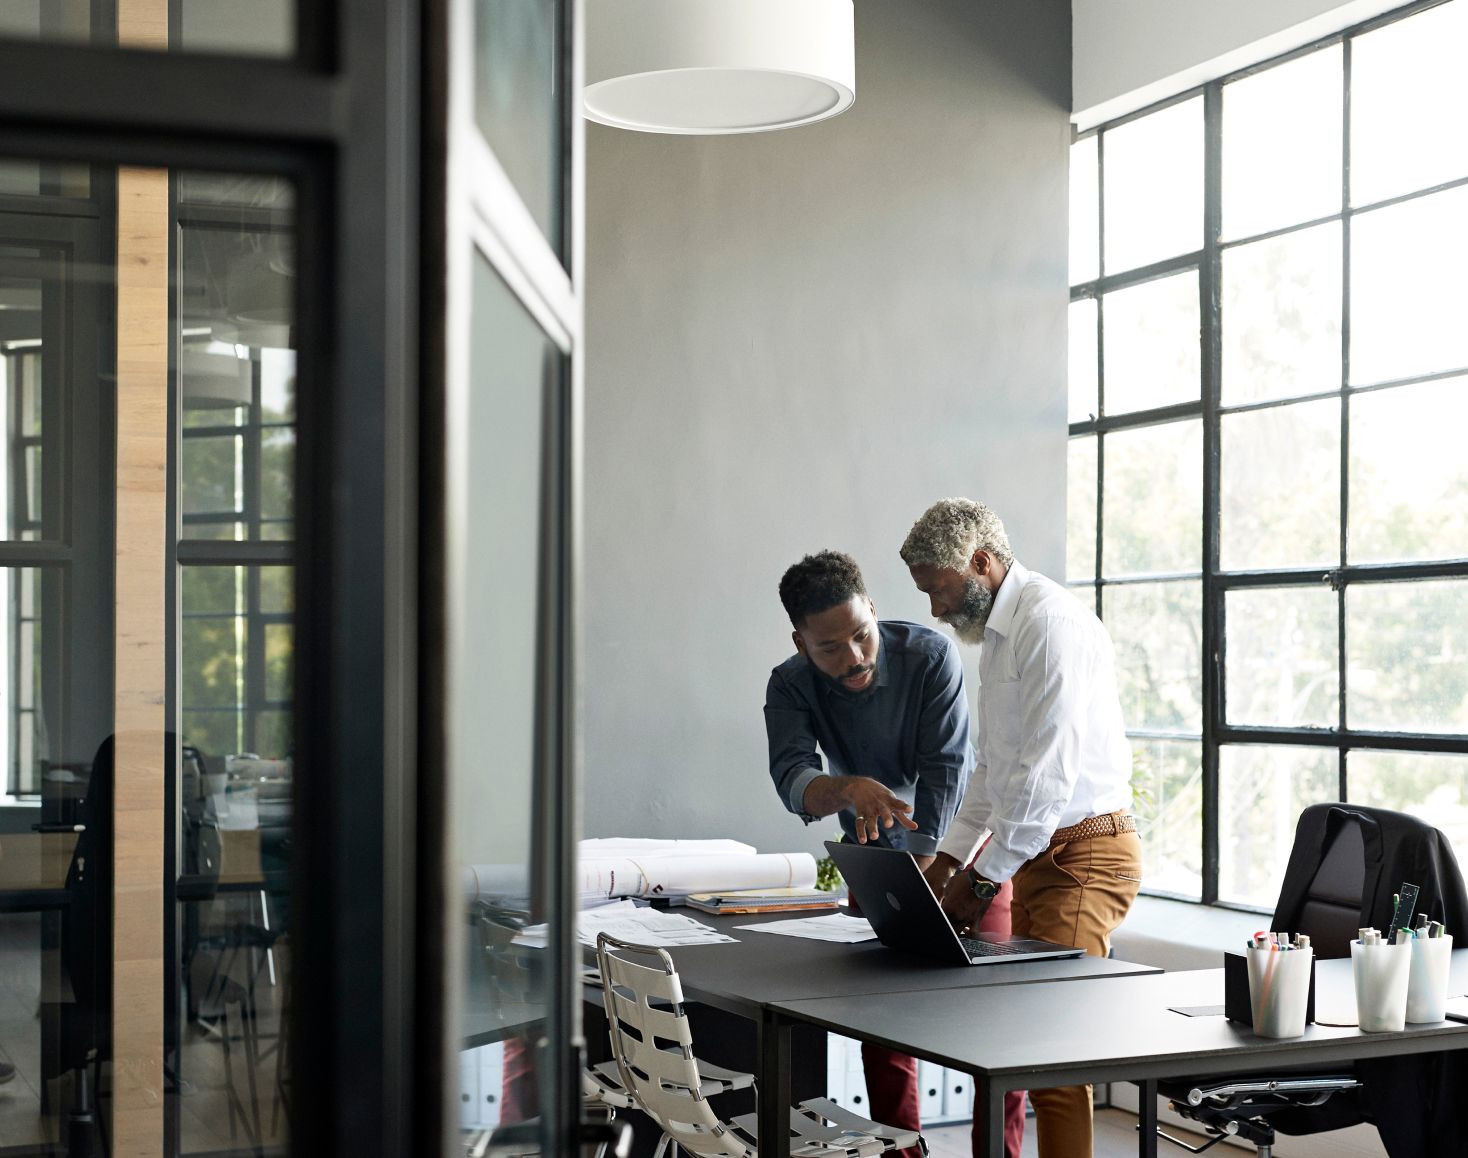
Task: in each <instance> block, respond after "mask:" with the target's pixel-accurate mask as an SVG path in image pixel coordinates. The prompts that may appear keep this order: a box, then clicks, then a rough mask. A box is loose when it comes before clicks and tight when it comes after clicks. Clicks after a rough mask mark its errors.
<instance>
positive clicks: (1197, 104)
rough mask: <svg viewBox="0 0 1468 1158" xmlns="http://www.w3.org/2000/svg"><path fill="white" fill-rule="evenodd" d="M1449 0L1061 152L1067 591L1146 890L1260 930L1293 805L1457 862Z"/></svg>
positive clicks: (1453, 48)
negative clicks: (1430, 843) (1136, 823)
mask: <svg viewBox="0 0 1468 1158" xmlns="http://www.w3.org/2000/svg"><path fill="white" fill-rule="evenodd" d="M1465 55H1468V0H1449V2H1447V3H1435V4H1417V5H1413V6H1411V7H1410V8H1408V9H1404V10H1402V11H1401V12H1398V13H1396V14H1394V15H1393V16H1391V17H1389V18H1385V19H1383V20H1377V21H1373V22H1371V23H1368V24H1363V25H1361V26H1359V27H1357V28H1354V29H1352V30H1350V31H1348V32H1346V33H1343V34H1341V35H1338V36H1335V37H1333V38H1331V39H1329V40H1328V41H1325V42H1322V43H1318V44H1315V45H1312V46H1310V47H1309V48H1307V49H1304V50H1302V51H1300V52H1297V53H1294V54H1292V55H1290V56H1287V57H1283V58H1280V59H1279V60H1275V61H1271V62H1269V63H1267V64H1265V65H1262V66H1260V67H1258V68H1254V69H1251V70H1249V71H1247V72H1242V73H1238V74H1235V75H1232V76H1228V77H1225V78H1223V79H1221V80H1218V81H1215V82H1212V83H1210V84H1208V85H1205V86H1204V87H1203V88H1202V89H1201V90H1197V91H1194V92H1191V93H1188V94H1185V95H1184V96H1182V97H1180V98H1178V99H1175V100H1173V101H1170V102H1168V103H1167V104H1165V105H1163V106H1159V107H1155V108H1152V109H1148V110H1145V111H1143V112H1142V113H1139V114H1137V115H1135V116H1132V117H1128V118H1126V119H1124V120H1121V121H1117V122H1115V123H1112V124H1108V125H1105V126H1102V127H1101V128H1100V129H1098V130H1096V131H1094V132H1092V133H1090V134H1089V135H1087V136H1085V137H1082V138H1080V139H1078V140H1077V141H1076V142H1075V144H1074V145H1073V147H1072V155H1071V205H1072V209H1071V282H1072V289H1071V307H1070V310H1071V325H1070V334H1071V336H1070V395H1069V396H1070V454H1069V469H1070V484H1069V507H1070V514H1069V533H1068V550H1067V568H1066V569H1067V577H1068V581H1069V582H1070V584H1071V585H1072V586H1073V587H1074V588H1075V589H1076V590H1077V594H1079V595H1081V596H1082V597H1083V598H1086V599H1088V600H1094V605H1095V607H1096V611H1097V613H1098V614H1099V615H1100V616H1101V617H1102V619H1103V620H1105V621H1106V624H1107V626H1108V628H1109V629H1110V632H1111V635H1112V638H1113V639H1114V641H1115V643H1116V648H1117V662H1118V669H1119V672H1118V674H1119V679H1120V685H1121V694H1122V701H1123V710H1124V713H1125V717H1126V720H1127V723H1128V726H1129V732H1130V735H1131V737H1132V747H1133V755H1134V762H1135V764H1134V766H1135V775H1134V784H1135V793H1136V802H1135V803H1136V809H1137V812H1138V815H1139V818H1140V819H1141V820H1142V824H1143V829H1144V840H1145V843H1146V850H1147V878H1146V879H1147V886H1148V890H1149V891H1152V892H1157V893H1164V894H1172V895H1177V896H1182V897H1186V898H1189V899H1195V900H1202V901H1205V902H1209V903H1214V902H1217V903H1223V904H1236V905H1243V906H1248V907H1254V908H1261V909H1267V908H1270V907H1272V906H1273V904H1274V901H1275V899H1276V896H1277V894H1278V890H1279V880H1280V875H1281V872H1282V870H1283V867H1284V860H1285V858H1286V856H1287V855H1288V852H1289V848H1290V845H1291V842H1292V839H1293V834H1294V823H1295V819H1296V817H1297V816H1298V814H1299V811H1300V809H1301V808H1303V807H1304V806H1305V805H1307V804H1310V803H1314V802H1316V801H1321V800H1336V799H1340V800H1351V801H1359V802H1361V803H1364V804H1370V805H1375V806H1380V807H1388V808H1395V809H1399V810H1402V811H1406V812H1411V813H1415V814H1418V815H1421V816H1423V817H1424V818H1426V819H1428V820H1429V821H1430V822H1431V823H1433V824H1434V825H1436V826H1437V827H1439V828H1441V829H1443V830H1444V831H1445V832H1446V833H1447V834H1448V835H1449V836H1450V838H1451V839H1452V840H1453V842H1454V844H1455V846H1456V847H1457V849H1458V852H1459V856H1460V857H1468V453H1465V452H1464V450H1463V447H1462V434H1461V431H1463V430H1464V429H1465V428H1468V134H1465V133H1463V131H1462V125H1463V123H1464V121H1465V120H1468V83H1465V82H1464V80H1463V73H1462V68H1461V61H1462V60H1463V59H1464V57H1465Z"/></svg>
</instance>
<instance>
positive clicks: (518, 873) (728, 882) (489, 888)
mask: <svg viewBox="0 0 1468 1158" xmlns="http://www.w3.org/2000/svg"><path fill="white" fill-rule="evenodd" d="M587 843H592V842H587ZM684 843H692V842H684ZM708 843H711V844H724V843H734V842H723V841H718V842H708ZM744 847H746V848H747V847H748V846H747V845H746V846H744ZM576 869H577V877H576V879H577V882H578V887H577V892H578V893H579V895H580V897H581V899H582V900H594V899H606V898H610V897H671V896H682V895H684V894H686V893H706V892H716V891H727V890H729V889H768V888H810V887H811V886H813V885H814V884H815V882H816V862H815V858H814V857H813V856H811V854H810V853H808V852H770V853H757V852H753V851H750V852H665V853H655V854H653V855H651V856H648V855H641V856H596V855H588V854H587V852H586V850H585V849H583V852H582V855H581V858H580V860H579V862H578V863H577V866H576ZM463 876H464V893H465V899H466V900H469V901H476V900H485V901H497V902H500V903H504V902H506V901H509V900H513V899H523V898H525V897H526V896H528V895H529V892H530V889H529V874H528V872H527V869H526V867H525V866H524V865H504V864H476V865H466V866H465V867H464V872H463Z"/></svg>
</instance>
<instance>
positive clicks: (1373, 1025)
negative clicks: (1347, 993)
mask: <svg viewBox="0 0 1468 1158" xmlns="http://www.w3.org/2000/svg"><path fill="white" fill-rule="evenodd" d="M1411 965H1412V947H1411V946H1410V945H1407V944H1402V945H1393V944H1391V943H1389V942H1386V941H1383V942H1382V943H1381V944H1379V945H1363V944H1361V942H1360V941H1352V942H1351V973H1352V975H1353V976H1354V977H1355V980H1356V1021H1357V1022H1358V1023H1359V1024H1360V1026H1361V1029H1362V1032H1364V1033H1396V1032H1398V1031H1400V1030H1402V1029H1403V1028H1405V1027H1406V1023H1407V981H1408V978H1409V977H1410V975H1411V971H1412V970H1411Z"/></svg>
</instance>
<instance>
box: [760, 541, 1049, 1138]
mask: <svg viewBox="0 0 1468 1158" xmlns="http://www.w3.org/2000/svg"><path fill="white" fill-rule="evenodd" d="M780 601H781V603H783V604H784V606H785V612H786V614H787V615H789V617H790V622H791V625H792V626H793V628H794V631H793V633H792V639H793V640H794V643H795V651H796V654H795V655H793V656H791V657H790V658H789V659H787V660H786V661H785V662H784V663H782V664H780V666H779V667H777V668H775V669H774V670H773V671H772V672H771V673H770V680H769V684H768V685H767V687H766V689H765V731H766V734H767V736H768V739H769V746H770V777H771V779H772V780H773V781H774V784H775V790H776V791H777V792H778V793H779V794H780V799H781V800H782V801H784V803H785V806H786V807H787V808H788V809H790V811H791V812H793V813H795V814H796V815H797V816H799V817H800V818H801V819H802V820H804V821H805V822H806V823H807V824H809V823H811V822H812V821H814V820H816V819H818V818H820V817H824V816H830V815H832V814H833V813H834V814H836V815H837V817H838V819H839V822H840V824H841V829H842V831H843V833H844V834H845V838H846V839H847V840H854V841H857V842H858V843H861V844H868V843H873V844H878V845H882V846H884V847H888V848H898V849H906V850H907V851H908V852H910V853H911V854H912V855H913V857H914V859H916V861H917V863H918V867H919V868H921V869H926V868H927V867H928V866H929V865H930V864H931V863H932V861H933V857H934V854H935V853H936V852H937V849H938V843H939V841H941V840H942V839H943V836H944V834H945V833H946V832H947V829H948V825H949V822H950V821H951V820H952V819H953V816H954V813H955V812H956V811H957V809H958V805H959V801H960V800H961V799H962V798H963V790H964V787H965V785H966V784H967V783H968V778H969V775H970V773H971V772H972V771H973V767H974V753H973V748H972V746H971V744H970V742H969V709H968V698H967V694H966V692H965V689H964V682H963V665H962V663H961V662H960V660H959V656H958V648H957V647H956V646H955V645H954V643H953V642H952V640H950V639H949V638H948V637H947V636H946V635H943V634H941V633H940V632H937V631H934V630H932V629H931V628H927V627H923V626H921V625H919V624H916V623H905V622H902V621H901V620H879V619H877V613H876V607H875V606H874V605H873V604H872V601H871V598H870V597H869V596H868V595H867V590H866V585H865V583H863V581H862V577H861V571H860V569H859V568H858V567H857V565H856V563H855V561H854V560H852V559H851V557H850V556H848V555H843V554H841V553H839V552H836V551H822V552H820V553H819V554H815V555H807V556H806V557H805V558H804V559H802V560H801V561H800V562H799V563H796V564H795V565H794V566H793V567H791V568H790V569H789V570H788V571H786V572H785V575H784V577H783V578H782V579H781V580H780ZM818 746H819V748H820V751H821V752H822V753H824V755H825V758H826V764H828V765H829V771H828V770H827V767H826V765H823V763H822V761H821V757H820V756H819V755H818V754H817V751H816V749H817V747H818ZM995 900H996V903H995V904H994V905H991V906H990V908H989V911H988V912H987V913H986V914H985V920H984V922H983V924H982V925H981V926H980V927H981V929H982V931H983V932H995V933H1008V932H1009V896H1008V893H1007V892H1006V893H1004V894H1002V895H1001V896H999V897H996V899H995ZM862 1059H863V1062H864V1064H865V1068H866V1076H867V1093H868V1095H869V1097H870V1100H871V1106H870V1112H871V1114H872V1116H873V1117H874V1118H875V1119H876V1120H877V1121H880V1122H885V1123H887V1124H888V1125H891V1126H896V1127H899V1128H902V1129H912V1130H916V1129H918V1128H919V1126H920V1122H919V1116H918V1090H917V1061H916V1060H915V1059H914V1058H911V1057H908V1056H907V1055H905V1054H899V1053H894V1052H893V1051H891V1050H888V1049H883V1048H881V1047H879V1046H872V1045H864V1046H863V1047H862ZM1005 1111H1006V1112H1005V1150H1006V1152H1007V1153H1008V1155H1009V1158H1018V1155H1019V1147H1020V1141H1021V1139H1022V1137H1023V1133H1024V1096H1023V1094H1013V1095H1010V1096H1009V1097H1008V1098H1006V1101H1005ZM996 1158H997V1156H996Z"/></svg>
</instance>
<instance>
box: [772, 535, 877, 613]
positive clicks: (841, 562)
mask: <svg viewBox="0 0 1468 1158" xmlns="http://www.w3.org/2000/svg"><path fill="white" fill-rule="evenodd" d="M866 593H867V585H866V584H865V583H863V582H862V580H861V568H860V567H858V566H857V565H856V560H855V559H853V558H852V557H851V556H850V555H843V554H842V553H841V552H840V551H818V552H817V553H816V554H814V555H807V556H806V557H805V558H804V559H802V560H801V561H800V562H799V563H796V564H795V565H794V566H793V567H791V568H790V569H789V570H788V571H786V572H785V574H784V575H783V576H782V577H781V579H780V602H781V603H783V604H784V605H785V614H786V615H788V616H790V622H791V623H792V624H794V625H795V627H796V628H797V629H798V628H799V627H800V625H801V624H802V623H804V622H805V621H806V620H807V619H809V618H810V617H811V616H812V615H819V614H820V613H821V612H822V611H829V610H830V609H831V608H833V607H838V606H840V605H841V604H843V603H845V602H846V601H847V600H849V599H850V598H851V597H852V596H853V595H860V596H862V597H863V598H865V596H866Z"/></svg>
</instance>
